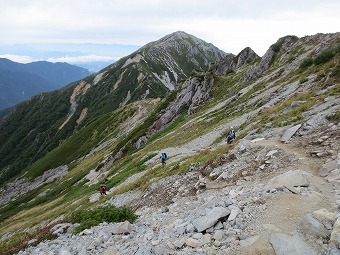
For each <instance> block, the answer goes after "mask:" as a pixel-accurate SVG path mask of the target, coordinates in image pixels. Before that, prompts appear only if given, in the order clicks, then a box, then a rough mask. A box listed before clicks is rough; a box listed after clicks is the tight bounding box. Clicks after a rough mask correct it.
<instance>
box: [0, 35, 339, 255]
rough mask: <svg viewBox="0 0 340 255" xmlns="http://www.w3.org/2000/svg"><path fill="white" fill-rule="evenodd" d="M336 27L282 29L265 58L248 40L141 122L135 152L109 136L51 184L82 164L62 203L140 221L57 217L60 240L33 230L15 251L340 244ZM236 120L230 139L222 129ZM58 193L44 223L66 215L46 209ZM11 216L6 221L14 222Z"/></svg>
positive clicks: (312, 250) (277, 248)
mask: <svg viewBox="0 0 340 255" xmlns="http://www.w3.org/2000/svg"><path fill="white" fill-rule="evenodd" d="M339 36H340V35H339V34H327V35H322V34H318V35H315V36H309V37H304V38H296V37H292V36H288V37H284V38H281V39H280V40H278V42H277V43H275V44H273V45H272V46H271V47H270V48H269V50H268V51H267V53H266V54H265V56H263V57H262V58H261V59H259V58H258V56H257V55H256V54H255V53H253V52H252V50H251V49H249V48H247V49H245V50H244V51H242V52H241V53H240V54H239V55H237V56H230V55H229V56H226V57H225V58H224V59H223V60H222V61H221V62H219V63H216V64H215V65H212V66H211V67H210V68H209V70H208V71H206V72H202V73H196V74H194V75H193V76H192V77H190V78H189V79H188V80H187V81H186V82H185V83H183V84H182V85H181V87H179V89H178V91H177V95H176V98H175V99H174V100H172V101H171V102H170V103H169V104H168V107H164V108H162V109H161V110H160V111H159V112H157V116H156V118H155V121H154V122H150V126H149V128H147V129H145V132H140V129H137V131H136V133H135V134H136V137H140V138H141V140H140V143H139V146H137V147H138V149H134V150H133V151H132V153H131V154H128V152H127V151H128V148H127V146H128V145H129V146H131V144H128V142H129V141H131V140H129V139H127V140H119V139H122V138H124V137H125V135H124V134H120V136H117V137H116V138H115V139H117V140H116V141H122V142H121V143H119V144H120V145H123V146H122V147H123V148H122V150H120V151H119V153H116V152H117V150H116V149H117V148H116V147H114V144H115V142H114V140H115V139H113V140H112V143H109V142H108V143H102V145H103V146H100V147H98V150H96V152H94V153H90V154H88V155H87V156H86V157H84V158H81V159H80V161H78V162H79V163H78V164H79V167H77V166H74V165H75V164H77V163H76V162H73V165H72V164H70V165H69V166H70V168H71V167H73V169H70V171H69V172H68V173H67V174H66V175H65V177H61V178H62V179H61V180H60V181H56V182H55V185H56V186H58V185H64V186H65V185H66V184H67V181H69V180H73V179H72V178H74V175H76V174H77V171H79V172H80V171H83V172H81V173H82V175H80V177H78V176H77V181H78V182H74V184H73V185H72V187H71V188H70V189H71V190H72V191H73V192H78V193H77V194H79V196H78V197H72V193H67V191H62V194H61V195H60V197H59V196H58V197H57V198H58V199H60V200H62V201H64V202H63V204H62V206H63V207H66V208H70V209H71V208H73V209H76V208H78V207H84V206H89V207H91V205H100V204H113V205H116V206H127V207H129V208H131V209H132V210H134V211H135V212H136V213H137V214H138V215H139V217H138V219H137V220H136V222H135V223H133V224H131V223H128V222H125V223H116V224H111V223H102V224H100V225H99V226H96V227H92V228H91V229H87V230H85V231H83V232H82V233H80V234H77V235H73V234H71V232H72V229H73V228H74V227H75V225H72V224H69V223H67V222H64V223H61V224H58V225H56V226H54V227H53V230H52V231H53V232H54V233H55V234H57V235H58V236H59V237H58V238H57V239H55V240H52V241H44V242H40V243H38V244H36V243H37V241H36V240H31V242H30V243H31V246H30V247H29V248H27V249H26V250H24V251H21V252H19V254H21V255H23V254H25V255H26V254H106V255H109V254H277V255H281V254H285V255H288V254H339V253H340V250H339V248H340V238H339V237H340V220H339V219H340V202H339V201H340V185H339V180H340V175H339V174H340V172H339V165H340V155H339V146H340V139H339V136H340V124H339V111H340V97H339V93H340V91H339V72H338V66H339V64H338V63H339V60H340V55H339V53H340V51H339V43H340V39H339ZM129 120H130V121H131V122H130V124H133V123H134V122H136V119H134V118H130V117H129V118H127V119H125V123H126V126H127V127H128V126H129V124H128V121H129ZM151 120H153V119H151ZM144 122H145V121H144ZM148 123H149V122H148ZM230 126H233V127H235V129H236V134H237V140H236V141H235V142H234V144H233V145H227V144H226V142H225V138H224V134H225V132H226V130H227V129H228V128H229V127H230ZM129 130H130V132H129V133H127V134H126V137H131V136H132V134H134V133H133V131H134V129H129ZM143 130H144V129H143ZM137 135H138V136H137ZM111 138H112V136H111ZM110 141H111V140H110ZM141 141H143V142H141ZM123 142H124V144H126V145H124V144H123ZM125 142H126V143H125ZM124 151H125V154H124ZM163 151H165V152H167V154H168V156H169V158H168V160H167V164H166V165H165V166H162V165H161V163H160V159H159V156H160V152H163ZM113 152H115V153H113ZM87 161H88V162H90V163H87V164H89V165H90V166H87V165H86V162H87ZM94 162H98V163H100V164H97V163H94ZM133 162H137V163H138V164H139V163H140V162H142V163H141V164H142V165H137V163H136V164H133ZM130 164H131V165H130ZM79 169H81V170H79ZM84 169H85V171H84ZM135 169H137V170H136V171H133V170H135ZM90 170H91V171H90ZM73 172H75V173H74V175H72V173H73ZM84 172H85V173H84ZM125 172H127V173H131V174H125ZM89 173H91V174H95V175H96V177H93V178H92V177H90V176H89V175H85V174H89ZM51 174H53V171H52V172H51ZM45 177H46V178H50V177H51V176H45ZM104 178H108V179H109V180H108V185H109V186H110V184H112V183H114V185H111V186H110V189H109V192H108V196H107V197H105V198H103V197H99V194H98V192H97V190H95V191H94V190H91V189H88V188H86V187H87V186H89V187H95V186H94V185H95V184H96V183H97V182H98V181H101V180H102V179H104ZM116 178H117V179H116ZM37 181H39V180H37ZM79 183H80V184H79ZM84 184H87V185H84ZM46 185H47V184H46ZM47 187H50V188H51V189H52V190H53V187H52V186H47ZM85 190H86V191H87V192H86V193H85ZM6 192H10V190H7V191H6ZM47 194H48V193H47ZM42 196H46V194H43V195H42ZM69 197H72V198H73V199H69ZM58 199H56V200H58ZM60 200H59V201H60ZM30 202H31V201H30ZM53 203H54V201H49V202H48V203H43V204H41V205H40V204H39V208H40V210H43V212H44V214H43V215H45V216H46V217H47V216H49V217H50V218H49V221H48V222H42V223H41V224H42V225H43V226H46V225H48V224H55V223H56V222H58V221H60V220H62V218H63V217H55V215H54V217H52V216H51V214H49V212H47V211H48V210H47V208H53V210H59V211H63V210H61V209H60V205H59V202H56V203H57V204H56V205H57V206H56V207H57V208H55V206H54V205H53ZM36 210H39V209H38V208H31V209H27V211H26V210H25V213H18V214H17V215H15V217H13V219H15V221H20V220H21V221H25V219H24V217H25V216H26V217H28V218H30V216H29V215H30V213H32V214H34V213H36ZM63 212H65V211H63ZM50 213H52V212H50ZM58 216H60V215H58ZM37 217H39V216H37ZM11 219H12V218H9V219H7V220H6V221H5V222H4V224H7V227H8V229H15V226H13V225H11V224H10V223H11ZM32 220H34V221H36V220H35V218H34V219H33V218H32ZM22 224H23V225H25V226H27V224H25V223H22ZM37 225H39V224H37ZM4 226H5V225H3V227H4ZM11 234H12V233H8V236H6V237H9V236H10V235H11Z"/></svg>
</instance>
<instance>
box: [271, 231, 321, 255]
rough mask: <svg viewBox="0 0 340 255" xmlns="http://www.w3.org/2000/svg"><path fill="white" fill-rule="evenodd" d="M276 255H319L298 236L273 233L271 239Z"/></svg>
mask: <svg viewBox="0 0 340 255" xmlns="http://www.w3.org/2000/svg"><path fill="white" fill-rule="evenodd" d="M270 243H271V244H272V246H273V248H274V250H275V254H276V255H317V253H316V252H315V251H314V250H313V249H312V248H311V247H309V246H308V245H307V244H306V243H305V242H304V241H303V239H302V238H301V237H299V235H298V234H295V235H294V236H289V235H286V234H283V233H273V234H272V235H271V237H270Z"/></svg>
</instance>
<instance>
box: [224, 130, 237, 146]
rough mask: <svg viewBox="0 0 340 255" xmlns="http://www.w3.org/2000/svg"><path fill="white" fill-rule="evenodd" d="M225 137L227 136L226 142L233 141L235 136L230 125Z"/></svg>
mask: <svg viewBox="0 0 340 255" xmlns="http://www.w3.org/2000/svg"><path fill="white" fill-rule="evenodd" d="M226 138H227V143H228V144H231V143H232V142H233V140H234V139H235V138H236V135H235V131H234V129H233V127H230V129H229V131H228V133H227V135H226Z"/></svg>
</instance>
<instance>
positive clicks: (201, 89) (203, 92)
mask: <svg viewBox="0 0 340 255" xmlns="http://www.w3.org/2000/svg"><path fill="white" fill-rule="evenodd" d="M258 59H259V57H258V56H257V55H256V53H255V52H254V51H253V50H252V49H251V48H245V49H244V50H242V51H241V52H240V53H239V54H238V55H237V56H236V57H235V56H234V55H233V54H228V55H227V56H225V57H224V58H223V59H222V60H221V61H219V62H218V63H217V64H216V65H215V66H214V67H212V70H210V72H207V73H199V74H196V75H194V76H192V77H191V78H190V79H188V80H186V81H185V82H184V83H183V85H182V87H181V90H180V92H179V93H178V95H177V97H176V99H175V100H174V101H173V102H171V103H170V104H169V105H168V107H167V108H166V109H165V111H164V112H162V113H161V114H160V117H159V118H158V120H157V121H156V122H155V123H154V124H153V125H152V126H151V127H150V128H149V131H148V134H153V133H154V132H157V131H158V130H161V129H163V128H164V126H165V125H167V124H168V123H170V122H171V121H172V120H173V119H175V118H176V117H177V116H178V115H180V114H182V113H183V111H184V110H186V109H187V114H189V115H190V114H192V113H194V112H195V109H196V108H197V107H198V106H200V105H203V104H204V103H205V102H206V101H207V100H209V99H210V98H211V94H212V90H213V87H214V81H215V78H214V76H219V75H225V74H226V73H227V72H229V71H232V72H235V71H237V70H239V69H240V68H243V67H244V66H245V65H247V64H250V63H254V62H256V61H257V60H258ZM212 73H213V74H214V75H212Z"/></svg>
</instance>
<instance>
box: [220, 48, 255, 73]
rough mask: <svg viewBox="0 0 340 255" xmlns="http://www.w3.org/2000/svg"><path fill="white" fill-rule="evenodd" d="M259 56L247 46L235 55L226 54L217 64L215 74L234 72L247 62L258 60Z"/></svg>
mask: <svg viewBox="0 0 340 255" xmlns="http://www.w3.org/2000/svg"><path fill="white" fill-rule="evenodd" d="M259 60H260V57H259V56H258V55H257V54H256V53H255V52H254V51H253V50H252V49H251V48H249V47H247V48H245V49H244V50H242V51H241V52H240V53H239V54H238V55H237V56H234V55H232V54H228V55H227V56H226V57H225V58H223V59H222V60H221V61H220V62H219V63H218V65H217V67H216V70H215V75H217V76H219V75H225V74H227V73H228V72H234V71H236V70H238V69H240V68H242V67H244V66H245V65H247V64H251V63H254V62H256V61H259Z"/></svg>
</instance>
